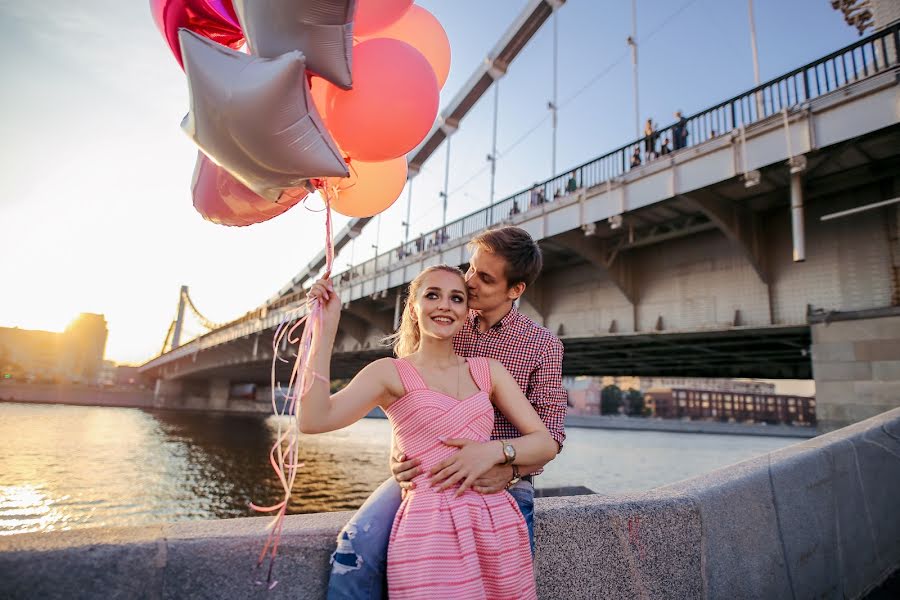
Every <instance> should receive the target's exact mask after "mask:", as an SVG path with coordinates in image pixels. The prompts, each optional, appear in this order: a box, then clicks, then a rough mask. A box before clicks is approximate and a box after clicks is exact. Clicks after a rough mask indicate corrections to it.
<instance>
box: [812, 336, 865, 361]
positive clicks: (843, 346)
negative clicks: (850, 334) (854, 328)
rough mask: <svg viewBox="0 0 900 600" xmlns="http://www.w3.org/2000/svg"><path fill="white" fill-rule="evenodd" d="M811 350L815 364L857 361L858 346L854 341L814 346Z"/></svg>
mask: <svg viewBox="0 0 900 600" xmlns="http://www.w3.org/2000/svg"><path fill="white" fill-rule="evenodd" d="M811 350H812V359H813V364H815V363H817V362H835V361H853V360H856V346H855V344H854V342H852V341H843V342H831V343H822V344H813V345H812V348H811Z"/></svg>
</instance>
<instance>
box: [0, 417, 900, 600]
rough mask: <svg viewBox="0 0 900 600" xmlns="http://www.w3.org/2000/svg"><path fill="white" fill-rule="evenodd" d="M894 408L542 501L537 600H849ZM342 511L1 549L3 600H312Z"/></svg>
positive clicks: (23, 542)
mask: <svg viewBox="0 0 900 600" xmlns="http://www.w3.org/2000/svg"><path fill="white" fill-rule="evenodd" d="M897 498H900V409H895V410H892V411H890V412H888V413H884V414H882V415H878V416H876V417H873V418H870V419H868V420H867V421H864V422H862V423H857V424H855V425H852V426H850V427H847V428H845V429H841V430H839V431H835V432H832V433H830V434H827V435H823V436H820V437H817V438H815V439H812V440H809V441H806V442H802V443H799V444H796V445H793V446H790V447H788V448H785V449H782V450H780V451H777V452H774V453H771V454H768V455H764V456H761V457H758V458H755V459H752V460H749V461H745V462H742V463H739V464H736V465H733V466H730V467H726V468H723V469H720V470H718V471H715V472H712V473H709V474H706V475H703V476H700V477H697V478H694V479H690V480H686V481H684V482H681V483H677V484H674V485H670V486H666V487H662V488H658V489H655V490H652V491H650V492H647V493H644V494H636V495H627V496H601V495H589V496H574V497H563V498H541V499H538V501H537V511H536V522H535V526H536V538H537V558H536V570H537V579H538V591H539V595H540V597H541V598H560V599H566V600H569V599H577V598H586V599H587V598H590V599H595V598H660V599H663V598H665V599H670V598H679V599H682V598H710V599H719V598H721V599H729V600H731V599H733V598H760V599H766V600H768V599H771V598H860V597H862V596H863V595H864V594H865V593H866V592H867V591H868V590H870V589H871V588H872V587H874V586H876V585H878V584H879V583H881V582H882V581H883V580H884V579H885V578H886V577H887V576H888V575H889V574H890V573H892V572H894V571H896V570H897V569H898V567H900V516H898V511H897V506H898V505H897ZM349 515H350V513H346V512H344V513H325V514H315V515H298V516H293V517H289V518H288V519H287V521H286V525H285V529H284V537H283V538H282V545H281V549H280V552H279V558H278V563H277V566H276V574H277V579H278V580H279V583H278V585H277V586H276V587H275V588H274V589H273V590H271V591H270V592H266V591H265V587H264V586H262V585H258V584H257V583H256V581H258V580H262V579H265V573H264V572H261V571H257V570H255V569H254V568H253V564H254V561H255V556H256V554H257V553H258V552H259V551H260V549H261V546H262V542H263V539H264V535H265V533H264V527H265V525H266V523H267V522H268V519H266V518H248V519H232V520H227V521H203V522H187V523H176V524H169V525H162V526H158V527H145V528H134V529H119V530H107V529H94V530H82V531H71V532H62V533H53V534H26V535H16V536H8V537H5V538H0V574H2V576H0V597H2V598H11V599H18V598H43V599H47V600H50V599H53V598H67V599H68V598H216V599H230V598H265V599H266V600H269V599H276V598H293V599H298V598H323V597H324V586H325V582H326V578H327V574H328V559H329V555H330V553H331V551H332V549H333V546H334V539H335V536H336V534H337V532H338V531H339V529H340V528H341V526H342V525H343V524H344V523H345V522H346V520H347V519H348V517H349Z"/></svg>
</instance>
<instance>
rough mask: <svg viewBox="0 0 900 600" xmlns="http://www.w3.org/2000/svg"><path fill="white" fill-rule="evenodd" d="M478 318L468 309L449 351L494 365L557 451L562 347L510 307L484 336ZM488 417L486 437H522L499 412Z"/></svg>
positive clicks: (562, 434) (562, 412)
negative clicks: (491, 424) (489, 360)
mask: <svg viewBox="0 0 900 600" xmlns="http://www.w3.org/2000/svg"><path fill="white" fill-rule="evenodd" d="M479 318H480V317H479V316H478V313H476V312H475V311H469V316H468V317H467V318H466V322H465V324H464V325H463V328H462V329H461V330H460V332H459V333H457V334H456V337H455V338H454V339H453V348H454V350H456V353H457V354H459V355H460V356H465V357H469V356H485V357H488V358H493V359H496V360H498V361H500V362H501V363H502V364H503V366H504V367H506V369H507V370H508V371H509V372H510V374H511V375H512V376H513V379H515V380H516V383H518V384H519V387H520V388H521V389H522V391H523V392H525V396H526V397H527V398H528V400H529V402H531V404H532V406H534V410H535V411H537V414H538V416H539V417H540V418H541V420H542V421H543V422H544V424H545V425H546V426H547V429H549V430H550V435H552V436H553V439H554V440H556V443H557V444H559V448H560V450H562V445H563V441H565V439H566V430H565V422H566V406H567V404H568V402H567V401H568V394H567V393H566V390H565V388H563V385H562V360H563V345H562V343H561V342H560V341H559V339H558V338H557V337H556V336H555V335H553V334H552V333H550V331H549V330H547V329H545V328H543V327H541V326H539V325H538V324H537V323H535V322H534V321H532V320H531V319H529V318H528V317H527V316H525V315H524V314H522V313H520V312H519V311H518V310H517V309H516V307H515V306H513V308H512V310H510V311H509V312H508V313H506V316H505V317H503V318H502V319H500V321H499V322H498V323H497V324H496V325H494V326H493V327H491V328H490V329H488V330H487V331H485V332H481V331H480V330H479V329H478V319H479ZM494 416H495V419H494V431H493V433H492V434H491V439H495V440H496V439H507V438H515V437H519V436H521V435H522V434H521V433H519V430H518V429H516V428H515V426H514V425H513V424H512V423H510V422H509V420H508V419H507V418H506V417H505V416H503V414H502V413H501V412H500V411H498V410H496V409H495V415H494Z"/></svg>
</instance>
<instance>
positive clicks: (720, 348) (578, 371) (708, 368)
mask: <svg viewBox="0 0 900 600" xmlns="http://www.w3.org/2000/svg"><path fill="white" fill-rule="evenodd" d="M563 344H564V346H565V361H564V363H563V374H564V375H567V376H569V375H571V376H578V375H597V376H602V375H610V374H615V375H645V376H662V377H665V376H668V377H685V376H690V377H764V378H785V379H809V378H811V377H812V363H811V359H810V356H809V351H808V349H809V347H810V329H809V327H808V326H805V325H801V326H794V327H769V328H765V329H755V328H735V329H732V330H729V331H709V332H670V333H638V334H622V335H610V336H605V337H600V338H596V337H592V338H566V339H564V340H563ZM386 356H391V352H390V351H389V349H388V348H370V349H365V350H359V351H355V352H341V353H340V354H337V355H336V356H335V357H334V359H333V360H332V363H331V376H332V378H334V379H349V378H351V377H353V376H354V375H355V374H356V373H358V372H359V371H360V369H362V368H363V367H364V366H365V365H367V364H368V363H370V362H372V361H373V360H376V359H378V358H383V357H386ZM284 358H285V359H287V360H289V361H290V362H279V364H278V367H277V370H276V378H277V381H279V382H280V383H281V384H282V385H284V384H286V383H287V381H288V379H289V377H290V370H291V368H292V366H293V360H294V357H293V355H288V356H285V357H284ZM270 369H271V359H265V360H254V361H248V362H233V363H231V364H225V365H219V366H215V367H209V368H202V369H198V370H197V371H195V372H190V370H189V369H185V370H184V371H182V372H181V373H180V374H178V375H176V376H175V378H177V379H183V380H186V381H190V380H194V379H196V380H197V381H207V380H209V379H215V378H222V379H227V380H229V381H231V382H234V383H238V382H243V383H256V384H259V385H268V384H269V382H270Z"/></svg>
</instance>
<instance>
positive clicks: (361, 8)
mask: <svg viewBox="0 0 900 600" xmlns="http://www.w3.org/2000/svg"><path fill="white" fill-rule="evenodd" d="M412 3H413V0H356V15H355V16H354V18H353V34H354V35H357V36H363V35H370V34H372V33H375V32H376V31H378V30H379V29H384V28H385V27H387V26H388V25H390V24H391V23H393V22H394V21H396V20H397V19H399V18H400V17H402V16H403V13H405V12H406V11H407V10H409V7H410V6H412ZM354 65H355V63H354ZM353 75H354V77H355V76H356V71H355V66H354V71H353ZM354 85H355V82H354Z"/></svg>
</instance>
